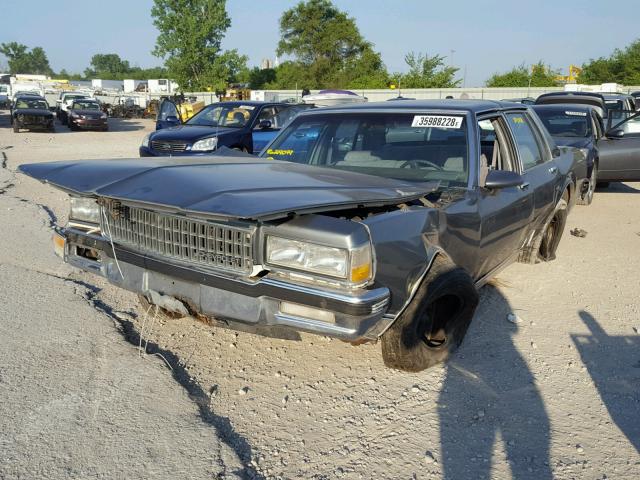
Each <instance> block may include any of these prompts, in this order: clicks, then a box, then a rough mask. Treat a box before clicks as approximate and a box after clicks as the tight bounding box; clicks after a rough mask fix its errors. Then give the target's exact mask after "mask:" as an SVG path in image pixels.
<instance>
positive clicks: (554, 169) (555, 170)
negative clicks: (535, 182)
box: [549, 167, 558, 173]
mask: <svg viewBox="0 0 640 480" xmlns="http://www.w3.org/2000/svg"><path fill="white" fill-rule="evenodd" d="M557 172H558V167H549V173H557Z"/></svg>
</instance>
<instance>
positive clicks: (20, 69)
mask: <svg viewBox="0 0 640 480" xmlns="http://www.w3.org/2000/svg"><path fill="white" fill-rule="evenodd" d="M28 50H29V49H28V47H27V46H26V45H22V44H21V43H17V42H9V43H2V44H0V53H2V54H3V55H4V56H5V57H7V60H8V63H9V73H11V74H16V73H26V74H35V75H51V74H52V73H53V72H52V70H51V66H50V65H49V59H48V58H47V54H46V53H45V52H44V50H43V49H42V48H41V47H34V48H33V49H32V50H31V51H28Z"/></svg>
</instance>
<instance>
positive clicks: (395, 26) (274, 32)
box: [0, 0, 640, 87]
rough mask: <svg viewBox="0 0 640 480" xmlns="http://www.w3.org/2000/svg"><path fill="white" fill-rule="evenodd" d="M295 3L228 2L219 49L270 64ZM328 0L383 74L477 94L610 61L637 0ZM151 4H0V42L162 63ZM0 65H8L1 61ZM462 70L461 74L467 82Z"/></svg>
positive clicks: (62, 60)
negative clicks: (524, 71) (439, 62)
mask: <svg viewBox="0 0 640 480" xmlns="http://www.w3.org/2000/svg"><path fill="white" fill-rule="evenodd" d="M296 3H297V1H296V0H288V1H286V0H228V1H227V11H228V13H229V16H230V17H231V28H230V29H229V30H228V31H227V34H226V36H225V39H224V41H223V47H224V48H225V49H231V48H236V49H238V50H239V52H240V53H242V54H245V55H248V56H249V64H250V66H254V65H259V64H260V61H261V60H262V59H263V58H272V59H273V58H275V50H276V47H277V44H278V40H279V23H278V20H279V18H280V15H281V14H282V12H283V11H284V10H286V9H287V8H290V7H291V6H293V5H295V4H296ZM607 3H608V2H605V1H603V0H560V1H557V0H554V1H550V0H539V1H538V2H523V1H518V0H482V1H478V0H473V1H470V0H449V1H442V0H440V1H434V0H400V1H399V0H394V1H390V0H334V4H335V5H336V6H338V8H340V9H341V10H343V11H346V12H347V13H348V14H349V15H350V16H351V17H353V18H354V19H355V20H356V23H357V25H358V27H359V29H360V32H361V34H362V35H363V36H364V38H365V39H367V40H368V41H370V42H372V43H373V44H374V47H375V49H376V50H377V51H379V52H380V53H381V54H382V59H383V61H384V63H385V65H386V66H387V69H388V70H389V71H392V72H402V71H405V70H406V65H405V62H404V56H405V55H406V53H408V52H411V51H415V52H423V53H428V54H429V55H434V54H439V55H442V56H444V57H447V58H446V62H447V64H452V65H454V66H456V67H458V68H459V69H460V71H459V72H458V78H460V79H461V80H464V86H467V87H474V86H482V85H484V82H485V81H486V80H487V78H489V77H490V76H491V74H493V73H495V72H503V71H506V70H509V69H511V68H512V67H513V66H517V65H520V64H522V63H525V64H533V63H536V62H538V61H539V60H543V61H544V62H545V63H546V64H548V65H551V67H553V68H554V69H558V70H561V71H562V72H563V73H564V74H565V75H566V71H567V70H568V68H569V65H570V64H572V63H573V64H578V65H579V64H582V63H583V62H585V61H588V60H589V59H590V58H597V57H600V56H608V55H609V54H610V53H611V52H612V51H613V50H614V49H615V48H624V47H625V46H627V45H628V44H629V43H631V42H632V41H634V40H635V39H637V38H640V34H638V33H636V32H637V24H638V16H637V15H636V13H637V9H638V0H617V1H616V2H615V8H612V7H611V6H608V5H607ZM152 4H153V0H102V1H99V0H57V1H55V2H52V1H51V0H29V1H24V0H19V1H18V0H2V1H1V2H0V12H2V13H3V18H4V19H5V20H4V21H3V22H2V28H1V29H0V43H2V42H10V41H17V42H20V43H23V44H25V45H27V46H29V47H31V48H32V47H36V46H40V47H43V48H44V50H45V51H46V53H47V56H48V57H49V61H50V64H51V67H52V68H53V69H54V71H59V70H61V69H63V68H64V69H66V70H67V71H73V72H82V71H83V70H84V69H85V68H87V66H88V65H89V62H90V60H91V57H92V55H94V54H95V53H117V54H119V55H120V56H121V57H122V58H123V59H126V60H129V62H130V63H131V64H132V65H137V66H140V67H151V66H157V65H161V64H162V61H161V60H160V59H158V58H156V57H154V56H153V55H152V54H151V51H152V50H153V47H154V44H155V39H156V36H157V30H156V29H155V27H154V26H153V23H152V19H151V15H150V11H151V5H152ZM0 66H6V59H4V58H3V57H2V56H1V55H0ZM465 72H466V75H465Z"/></svg>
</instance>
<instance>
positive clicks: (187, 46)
mask: <svg viewBox="0 0 640 480" xmlns="http://www.w3.org/2000/svg"><path fill="white" fill-rule="evenodd" d="M225 6H226V1H225V0H154V5H153V7H152V9H151V16H152V17H153V19H154V20H153V24H154V25H155V26H156V27H157V28H158V30H159V31H160V34H159V35H158V38H157V40H156V46H155V49H154V50H153V54H154V55H156V56H157V57H161V58H164V59H165V65H166V67H167V69H168V71H169V76H170V77H171V78H172V79H173V80H175V81H176V82H178V84H179V85H180V87H181V88H182V89H184V90H191V91H196V90H205V89H207V88H210V89H213V90H224V89H226V87H227V83H228V80H229V78H230V77H233V75H234V74H236V73H237V72H238V69H239V67H238V62H240V63H242V60H243V59H244V61H245V63H246V57H243V56H240V55H238V53H237V52H236V51H234V50H232V51H231V52H224V53H223V52H222V51H221V42H222V39H223V37H224V34H225V32H226V31H227V29H228V28H229V26H230V25H231V20H230V19H229V16H228V15H227V11H226V8H225Z"/></svg>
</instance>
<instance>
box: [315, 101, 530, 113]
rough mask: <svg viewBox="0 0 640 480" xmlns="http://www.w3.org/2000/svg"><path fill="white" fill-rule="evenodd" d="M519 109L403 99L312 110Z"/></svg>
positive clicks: (508, 105)
mask: <svg viewBox="0 0 640 480" xmlns="http://www.w3.org/2000/svg"><path fill="white" fill-rule="evenodd" d="M505 109H520V110H526V109H527V106H526V105H523V104H522V103H513V102H502V101H495V100H475V99H468V100H456V99H448V100H404V101H402V102H368V103H358V104H354V105H336V106H332V107H323V108H318V109H315V110H312V111H313V112H315V113H318V114H319V113H321V112H337V111H358V110H364V111H366V110H456V111H464V112H470V113H475V114H478V113H482V112H486V111H490V110H505Z"/></svg>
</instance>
